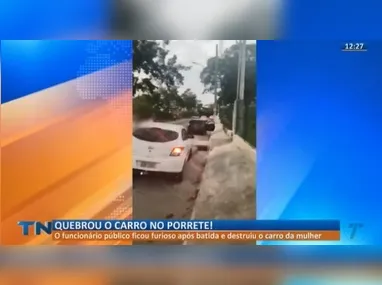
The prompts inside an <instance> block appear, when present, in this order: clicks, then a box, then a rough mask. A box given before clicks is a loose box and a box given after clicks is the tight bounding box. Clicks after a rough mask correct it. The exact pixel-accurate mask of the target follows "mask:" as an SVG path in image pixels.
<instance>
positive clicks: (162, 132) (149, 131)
mask: <svg viewBox="0 0 382 285" xmlns="http://www.w3.org/2000/svg"><path fill="white" fill-rule="evenodd" d="M133 136H134V137H135V138H137V139H139V140H142V141H147V142H158V143H165V142H170V141H174V140H176V139H177V138H178V137H179V134H178V132H175V131H172V130H166V129H161V128H139V129H136V130H135V131H134V132H133Z"/></svg>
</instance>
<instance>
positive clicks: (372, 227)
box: [257, 41, 382, 245]
mask: <svg viewBox="0 0 382 285" xmlns="http://www.w3.org/2000/svg"><path fill="white" fill-rule="evenodd" d="M357 43H362V44H363V46H365V47H367V50H366V51H359V50H355V51H353V52H344V51H343V49H344V47H345V46H346V45H347V46H349V47H350V46H354V47H355V46H357ZM381 52H382V43H381V42H377V41H366V42H365V41H331V42H325V41H321V42H319V43H313V42H298V43H297V42H292V41H288V42H283V41H276V42H271V41H259V42H258V44H257V57H258V65H257V68H258V72H257V77H258V83H257V88H258V97H259V98H258V105H257V111H258V117H257V120H258V125H259V130H258V134H257V138H258V155H259V157H261V159H260V160H259V162H258V172H257V173H258V181H257V199H258V200H257V201H258V202H257V215H258V218H259V219H306V218H311V219H330V218H335V219H340V220H341V241H340V242H332V241H320V242H317V243H316V244H320V245H324V244H325V245H331V244H341V245H381V240H382V226H381V221H380V219H378V218H376V217H379V216H380V202H379V201H381V200H382V193H381V191H380V187H379V185H380V183H381V179H380V178H381V175H380V171H379V164H380V161H381V160H382V150H381V147H380V145H381V143H382V136H381V132H380V131H379V130H380V128H381V122H382V120H381V119H382V97H381V90H382V83H381V80H379V73H378V72H377V70H379V68H380V66H381V65H382V56H381V55H382V53H381ZM275 82H277V84H275ZM262 244H272V245H275V244H280V245H282V244H286V243H284V242H282V241H281V242H263V243H262ZM288 244H293V243H288ZM294 244H299V242H295V243H294Z"/></svg>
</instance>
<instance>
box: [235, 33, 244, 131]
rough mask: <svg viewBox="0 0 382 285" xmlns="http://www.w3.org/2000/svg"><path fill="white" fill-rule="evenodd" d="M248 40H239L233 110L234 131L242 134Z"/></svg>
mask: <svg viewBox="0 0 382 285" xmlns="http://www.w3.org/2000/svg"><path fill="white" fill-rule="evenodd" d="M246 42H247V41H239V42H238V44H239V59H238V61H239V62H238V77H237V90H236V92H237V93H236V101H235V105H234V111H233V120H232V125H233V130H234V133H237V134H238V135H240V136H242V135H243V134H244V131H245V129H244V128H245V117H244V115H245V106H244V89H245V63H246Z"/></svg>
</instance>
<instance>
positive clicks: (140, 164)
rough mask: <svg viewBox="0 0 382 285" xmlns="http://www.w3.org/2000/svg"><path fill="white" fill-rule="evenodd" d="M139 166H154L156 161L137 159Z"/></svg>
mask: <svg viewBox="0 0 382 285" xmlns="http://www.w3.org/2000/svg"><path fill="white" fill-rule="evenodd" d="M137 162H138V164H139V166H140V167H146V168H155V165H156V163H155V162H150V161H139V160H138V161H137Z"/></svg>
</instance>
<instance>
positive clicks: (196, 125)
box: [187, 119, 215, 136]
mask: <svg viewBox="0 0 382 285" xmlns="http://www.w3.org/2000/svg"><path fill="white" fill-rule="evenodd" d="M214 130H215V123H214V122H210V121H209V120H208V119H195V120H190V121H189V122H188V127H187V131H188V133H189V134H192V135H198V136H205V135H207V132H212V131H214Z"/></svg>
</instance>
